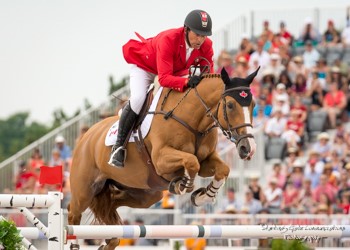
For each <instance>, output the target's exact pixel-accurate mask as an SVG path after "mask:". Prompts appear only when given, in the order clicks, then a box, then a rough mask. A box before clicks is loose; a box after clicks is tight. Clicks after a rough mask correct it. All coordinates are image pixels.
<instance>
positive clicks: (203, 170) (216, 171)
mask: <svg viewBox="0 0 350 250" xmlns="http://www.w3.org/2000/svg"><path fill="white" fill-rule="evenodd" d="M229 173H230V168H229V166H227V164H226V163H225V162H224V161H223V160H221V158H220V157H219V155H218V153H217V152H214V153H212V154H211V155H209V157H207V158H206V159H205V160H204V161H203V162H202V163H201V167H200V171H199V175H200V176H202V177H210V176H214V178H213V180H212V181H211V182H210V184H209V185H208V186H207V187H206V188H204V187H202V188H199V189H197V190H196V191H195V192H193V193H192V196H191V201H192V203H193V205H195V206H202V205H204V204H205V203H215V200H216V196H217V194H218V192H219V190H220V188H221V187H222V186H223V185H224V184H225V181H226V179H227V177H228V175H229Z"/></svg>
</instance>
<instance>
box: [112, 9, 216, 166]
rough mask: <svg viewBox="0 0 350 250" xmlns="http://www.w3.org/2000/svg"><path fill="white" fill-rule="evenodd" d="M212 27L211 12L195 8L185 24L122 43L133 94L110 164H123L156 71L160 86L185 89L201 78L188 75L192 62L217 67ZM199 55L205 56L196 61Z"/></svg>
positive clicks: (124, 113)
mask: <svg viewBox="0 0 350 250" xmlns="http://www.w3.org/2000/svg"><path fill="white" fill-rule="evenodd" d="M211 29H212V21H211V17H210V16H209V14H208V13H207V12H205V11H203V10H193V11H191V12H190V13H189V14H188V15H187V17H186V19H185V22H184V27H181V28H177V29H170V30H166V31H163V32H161V33H159V34H158V35H157V36H155V37H152V38H148V39H145V38H143V37H141V36H140V35H139V34H137V33H136V35H137V36H138V37H139V38H140V40H141V41H138V40H129V41H128V42H127V43H126V44H125V45H124V46H123V54H124V58H125V60H126V61H127V62H128V63H129V64H131V71H130V92H131V94H130V99H129V102H128V103H127V104H126V106H125V107H124V108H123V112H122V114H121V117H120V119H119V128H118V138H117V141H116V144H115V145H114V146H113V147H112V152H111V156H110V160H109V161H108V163H109V164H110V165H112V166H114V167H123V166H124V160H125V157H126V143H125V141H126V137H127V135H128V134H129V131H130V130H131V129H132V127H133V125H134V123H135V121H136V118H137V116H138V114H139V113H140V110H141V108H142V105H143V103H144V101H145V99H146V94H147V90H148V88H149V85H150V84H151V83H152V82H153V81H154V78H155V76H156V75H158V77H159V83H160V85H161V86H163V87H168V88H172V89H174V90H177V91H181V92H182V91H184V90H185V89H186V88H188V87H191V88H193V87H195V86H197V85H198V84H199V82H200V80H201V79H200V77H199V76H197V75H193V76H192V77H190V78H187V77H185V76H187V75H188V74H189V69H190V67H191V66H192V65H198V64H200V65H201V66H208V62H209V64H210V65H209V66H210V69H209V70H210V72H213V71H214V63H213V48H212V41H211V40H210V39H208V38H207V36H210V35H211V34H212V31H211ZM198 57H203V58H205V59H206V60H202V61H199V62H197V61H196V58H198Z"/></svg>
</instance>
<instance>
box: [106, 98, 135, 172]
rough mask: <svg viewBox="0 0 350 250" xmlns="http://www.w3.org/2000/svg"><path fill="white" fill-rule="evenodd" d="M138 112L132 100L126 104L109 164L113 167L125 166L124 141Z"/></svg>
mask: <svg viewBox="0 0 350 250" xmlns="http://www.w3.org/2000/svg"><path fill="white" fill-rule="evenodd" d="M136 118H137V114H136V113H135V112H134V111H133V110H132V109H131V106H130V101H129V102H128V103H127V104H126V105H125V107H124V108H123V111H122V115H121V116H120V119H119V128H118V137H117V141H116V143H115V145H114V146H113V147H112V152H111V155H110V159H109V161H108V164H109V165H111V166H113V167H121V168H122V167H124V161H125V158H126V147H124V143H125V140H126V138H127V137H128V134H129V132H130V130H131V129H132V128H133V126H134V124H135V122H136Z"/></svg>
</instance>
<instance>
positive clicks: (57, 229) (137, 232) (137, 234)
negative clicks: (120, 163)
mask: <svg viewBox="0 0 350 250" xmlns="http://www.w3.org/2000/svg"><path fill="white" fill-rule="evenodd" d="M62 198H63V194H62V193H59V192H49V194H47V195H17V194H16V195H8V194H6V195H0V207H7V208H8V207H11V208H13V207H16V208H18V209H19V210H20V212H21V213H23V214H24V216H25V217H26V218H27V220H28V221H30V222H32V224H33V225H34V226H35V227H26V228H23V227H22V228H18V229H19V230H20V232H21V234H22V235H23V236H24V237H25V241H23V244H24V245H25V246H26V247H27V249H33V250H35V249H36V248H35V247H34V246H32V245H31V244H30V242H29V241H28V240H27V239H47V240H48V249H61V250H63V249H64V244H66V243H67V240H77V239H111V238H116V237H117V238H147V239H180V238H182V239H184V238H206V239H231V238H286V239H304V240H305V239H310V238H311V239H315V238H343V237H350V225H268V224H262V225H122V226H110V225H78V226H75V225H68V226H66V227H65V228H64V226H63V211H62V209H61V200H62ZM26 207H29V208H36V207H47V208H48V226H47V227H46V226H45V225H44V224H43V223H41V222H40V221H39V220H38V219H37V218H36V216H34V215H33V214H32V213H31V212H30V211H29V210H28V209H27V208H26Z"/></svg>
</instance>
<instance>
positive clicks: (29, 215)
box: [18, 207, 50, 237]
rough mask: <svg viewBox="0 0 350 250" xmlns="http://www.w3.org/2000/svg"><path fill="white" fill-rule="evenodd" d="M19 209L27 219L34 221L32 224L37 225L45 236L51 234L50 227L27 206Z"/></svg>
mask: <svg viewBox="0 0 350 250" xmlns="http://www.w3.org/2000/svg"><path fill="white" fill-rule="evenodd" d="M18 209H19V211H20V212H21V213H22V214H23V215H24V216H25V217H26V219H27V220H28V221H29V222H30V223H32V225H34V226H36V227H37V228H38V229H39V230H40V231H41V232H42V233H43V234H44V235H45V237H48V236H49V234H50V233H49V229H48V228H47V227H46V226H45V225H44V224H43V223H42V222H41V221H40V220H39V219H38V217H36V216H35V215H34V214H32V213H31V212H30V211H29V210H28V209H27V208H26V207H19V208H18Z"/></svg>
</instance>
